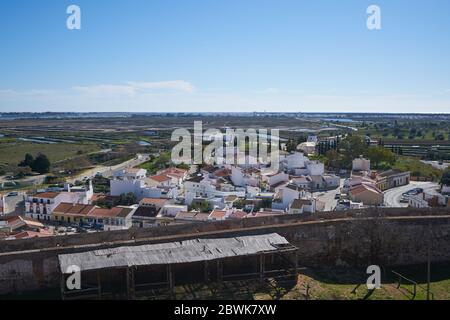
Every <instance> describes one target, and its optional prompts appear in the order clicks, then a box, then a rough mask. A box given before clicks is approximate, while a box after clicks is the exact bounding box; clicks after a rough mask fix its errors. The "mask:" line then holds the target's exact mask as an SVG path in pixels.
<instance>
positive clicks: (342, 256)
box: [0, 209, 450, 294]
mask: <svg viewBox="0 0 450 320" xmlns="http://www.w3.org/2000/svg"><path fill="white" fill-rule="evenodd" d="M271 232H276V233H279V234H281V235H283V236H285V237H286V238H287V239H288V240H289V241H290V242H291V243H292V244H294V245H296V246H297V247H298V258H299V265H300V266H318V265H329V266H333V265H348V266H368V265H371V264H379V265H383V266H385V265H399V264H416V263H422V262H425V261H426V258H427V249H428V245H429V244H430V245H431V249H432V250H431V252H432V260H433V261H450V211H449V210H448V209H445V210H428V209H426V210H424V209H400V210H398V209H383V210H381V209H378V210H367V211H359V212H348V213H340V214H336V213H327V214H320V215H309V216H301V217H299V216H283V217H265V218H257V219H245V220H239V221H225V222H218V223H209V224H194V225H193V224H188V225H176V226H168V227H163V228H155V229H147V230H142V229H140V230H129V231H116V232H103V233H97V234H83V235H77V236H67V237H55V238H49V239H45V238H44V239H32V240H19V241H11V242H3V243H1V244H0V248H1V249H0V294H7V293H14V292H20V291H24V290H36V289H43V288H49V287H57V286H58V285H59V281H60V280H59V275H60V272H59V266H58V259H57V256H58V254H62V253H71V252H80V251H87V250H93V249H97V248H104V247H112V246H120V245H141V244H149V243H161V242H170V241H180V240H185V239H192V238H217V237H232V236H239V235H250V234H262V233H271Z"/></svg>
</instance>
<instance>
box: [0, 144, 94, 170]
mask: <svg viewBox="0 0 450 320" xmlns="http://www.w3.org/2000/svg"><path fill="white" fill-rule="evenodd" d="M98 150H100V148H99V147H98V146H97V144H89V143H85V144H75V143H56V144H38V143H30V142H22V141H11V140H10V139H8V140H7V142H4V141H2V140H0V164H17V163H19V162H20V161H22V160H23V158H24V157H25V154H26V153H31V154H33V155H34V156H36V155H37V154H38V153H43V154H45V155H47V156H48V157H49V159H50V161H51V162H55V161H60V160H64V159H67V158H72V157H75V156H76V155H78V154H79V153H80V152H81V153H83V154H86V153H90V152H95V151H98Z"/></svg>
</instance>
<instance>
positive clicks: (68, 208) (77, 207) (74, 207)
mask: <svg viewBox="0 0 450 320" xmlns="http://www.w3.org/2000/svg"><path fill="white" fill-rule="evenodd" d="M94 208H95V206H93V205H86V204H72V203H67V202H62V203H60V204H59V205H58V206H57V207H56V208H55V209H53V213H56V214H69V215H81V216H85V215H87V214H88V213H89V212H91V211H92V210H93V209H94Z"/></svg>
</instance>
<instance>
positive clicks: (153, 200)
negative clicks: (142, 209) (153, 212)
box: [139, 198, 169, 207]
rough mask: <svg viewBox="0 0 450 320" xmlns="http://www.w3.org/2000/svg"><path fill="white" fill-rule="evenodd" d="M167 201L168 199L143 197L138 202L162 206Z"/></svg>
mask: <svg viewBox="0 0 450 320" xmlns="http://www.w3.org/2000/svg"><path fill="white" fill-rule="evenodd" d="M167 202H169V199H162V198H144V199H142V200H141V202H139V205H141V206H142V205H146V206H149V205H152V206H156V207H164V205H165V204H166V203H167Z"/></svg>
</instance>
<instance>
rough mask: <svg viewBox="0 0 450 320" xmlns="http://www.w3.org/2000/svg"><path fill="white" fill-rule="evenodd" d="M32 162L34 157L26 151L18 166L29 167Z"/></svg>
mask: <svg viewBox="0 0 450 320" xmlns="http://www.w3.org/2000/svg"><path fill="white" fill-rule="evenodd" d="M33 162H34V157H33V155H32V154H30V153H27V154H26V155H25V159H24V160H22V161H21V162H20V163H19V167H31V166H32V165H33Z"/></svg>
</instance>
